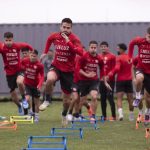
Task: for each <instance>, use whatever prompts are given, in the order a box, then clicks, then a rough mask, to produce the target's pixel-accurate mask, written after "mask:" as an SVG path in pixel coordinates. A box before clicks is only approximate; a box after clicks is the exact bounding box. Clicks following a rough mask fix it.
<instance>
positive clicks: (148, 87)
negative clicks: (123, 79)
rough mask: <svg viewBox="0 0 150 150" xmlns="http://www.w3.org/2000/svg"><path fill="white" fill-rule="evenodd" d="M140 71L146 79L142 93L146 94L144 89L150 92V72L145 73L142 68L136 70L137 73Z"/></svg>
mask: <svg viewBox="0 0 150 150" xmlns="http://www.w3.org/2000/svg"><path fill="white" fill-rule="evenodd" d="M138 73H142V74H143V75H144V81H143V87H142V91H141V94H142V92H143V94H144V89H145V90H146V91H147V92H148V93H149V94H150V74H146V73H144V72H143V71H142V70H141V69H137V70H136V75H137V74H138Z"/></svg>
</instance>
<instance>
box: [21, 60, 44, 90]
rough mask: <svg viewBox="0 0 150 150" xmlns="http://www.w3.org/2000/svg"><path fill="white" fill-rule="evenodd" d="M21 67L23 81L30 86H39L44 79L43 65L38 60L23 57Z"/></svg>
mask: <svg viewBox="0 0 150 150" xmlns="http://www.w3.org/2000/svg"><path fill="white" fill-rule="evenodd" d="M21 68H22V70H24V74H25V77H24V83H25V84H26V85H29V86H31V87H34V88H37V87H39V88H40V87H41V86H42V83H43V81H44V66H43V64H42V63H40V61H36V62H31V61H30V58H24V59H23V60H22V62H21Z"/></svg>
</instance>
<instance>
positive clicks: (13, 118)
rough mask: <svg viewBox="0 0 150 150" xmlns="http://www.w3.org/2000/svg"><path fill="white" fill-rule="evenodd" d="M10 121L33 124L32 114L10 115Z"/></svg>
mask: <svg viewBox="0 0 150 150" xmlns="http://www.w3.org/2000/svg"><path fill="white" fill-rule="evenodd" d="M10 122H17V123H22V124H33V116H10Z"/></svg>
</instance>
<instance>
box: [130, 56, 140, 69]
mask: <svg viewBox="0 0 150 150" xmlns="http://www.w3.org/2000/svg"><path fill="white" fill-rule="evenodd" d="M138 59H139V58H138V56H136V57H134V58H133V60H132V64H133V66H134V67H136V66H137V64H138Z"/></svg>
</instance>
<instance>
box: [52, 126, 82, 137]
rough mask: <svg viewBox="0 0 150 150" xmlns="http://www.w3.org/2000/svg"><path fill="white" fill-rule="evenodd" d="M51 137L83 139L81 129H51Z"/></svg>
mask: <svg viewBox="0 0 150 150" xmlns="http://www.w3.org/2000/svg"><path fill="white" fill-rule="evenodd" d="M50 134H51V136H56V135H59V136H65V137H69V138H70V137H73V138H75V137H79V138H80V139H82V138H83V130H82V128H52V129H51V131H50Z"/></svg>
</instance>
